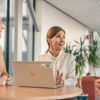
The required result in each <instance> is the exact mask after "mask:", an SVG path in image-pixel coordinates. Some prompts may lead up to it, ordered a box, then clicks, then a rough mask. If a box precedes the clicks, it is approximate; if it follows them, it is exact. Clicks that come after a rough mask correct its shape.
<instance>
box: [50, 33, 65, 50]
mask: <svg viewBox="0 0 100 100" xmlns="http://www.w3.org/2000/svg"><path fill="white" fill-rule="evenodd" d="M49 43H50V48H53V49H55V50H61V49H63V47H64V44H65V33H64V32H63V31H60V32H58V33H57V34H56V35H55V36H54V37H53V38H52V39H50V40H49Z"/></svg>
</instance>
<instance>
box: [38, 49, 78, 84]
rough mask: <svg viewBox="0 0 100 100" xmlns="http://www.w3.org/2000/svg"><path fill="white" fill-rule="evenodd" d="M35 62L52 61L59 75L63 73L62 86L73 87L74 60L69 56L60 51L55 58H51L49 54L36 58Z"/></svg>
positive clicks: (74, 82) (74, 78)
mask: <svg viewBox="0 0 100 100" xmlns="http://www.w3.org/2000/svg"><path fill="white" fill-rule="evenodd" d="M37 61H53V62H54V63H55V67H56V69H57V70H59V72H60V73H63V76H62V78H63V80H64V85H68V86H75V85H76V82H77V81H76V77H75V58H74V56H72V55H71V54H67V53H64V52H63V51H61V52H60V53H59V55H58V56H57V57H54V56H52V54H51V53H50V52H48V53H46V54H44V55H41V56H39V57H38V58H37Z"/></svg>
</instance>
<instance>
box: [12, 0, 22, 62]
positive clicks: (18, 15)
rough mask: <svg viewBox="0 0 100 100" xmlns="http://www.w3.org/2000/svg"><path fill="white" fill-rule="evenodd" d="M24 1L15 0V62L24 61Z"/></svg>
mask: <svg viewBox="0 0 100 100" xmlns="http://www.w3.org/2000/svg"><path fill="white" fill-rule="evenodd" d="M22 1H23V0H15V25H14V29H15V32H14V60H22Z"/></svg>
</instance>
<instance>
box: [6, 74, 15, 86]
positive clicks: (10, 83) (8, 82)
mask: <svg viewBox="0 0 100 100" xmlns="http://www.w3.org/2000/svg"><path fill="white" fill-rule="evenodd" d="M6 85H13V80H12V77H11V76H8V78H7V82H6Z"/></svg>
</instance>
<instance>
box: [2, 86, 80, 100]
mask: <svg viewBox="0 0 100 100" xmlns="http://www.w3.org/2000/svg"><path fill="white" fill-rule="evenodd" d="M81 93H82V90H81V89H80V88H77V87H68V86H64V87H60V88H57V89H48V88H28V87H14V86H7V87H6V86H0V100H36V99H38V100H40V99H42V100H44V99H45V100H47V99H64V98H72V97H76V96H79V95H80V94H81Z"/></svg>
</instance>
